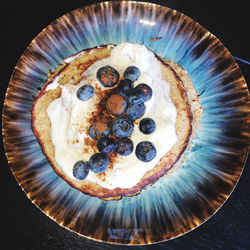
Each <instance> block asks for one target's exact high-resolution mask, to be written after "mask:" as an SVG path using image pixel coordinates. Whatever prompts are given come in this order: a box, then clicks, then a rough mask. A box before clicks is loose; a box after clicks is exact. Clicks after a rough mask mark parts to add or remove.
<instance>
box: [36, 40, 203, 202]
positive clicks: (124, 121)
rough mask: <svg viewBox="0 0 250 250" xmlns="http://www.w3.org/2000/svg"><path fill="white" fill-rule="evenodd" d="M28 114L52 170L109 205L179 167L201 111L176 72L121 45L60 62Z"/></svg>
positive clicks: (141, 49)
mask: <svg viewBox="0 0 250 250" xmlns="http://www.w3.org/2000/svg"><path fill="white" fill-rule="evenodd" d="M31 113H32V129H33V132H34V134H35V136H36V137H37V139H38V142H39V144H40V145H41V149H42V151H43V153H44V154H45V156H46V157H47V159H48V161H49V162H50V164H51V166H52V167H53V169H54V171H55V172H56V173H57V174H58V175H59V176H60V177H61V178H63V179H64V180H65V181H66V182H67V183H68V184H69V185H71V186H73V187H74V188H76V189H78V190H80V191H81V192H83V193H84V194H87V195H91V196H96V197H99V198H101V199H106V200H113V199H120V198H121V197H123V196H134V195H137V194H138V193H140V192H141V191H142V190H143V189H145V188H146V187H147V186H149V185H151V184H153V183H155V182H156V181H158V180H159V179H160V177H162V176H164V175H166V174H168V173H170V172H171V171H174V170H175V169H176V168H178V167H179V165H180V163H181V161H182V160H183V158H184V154H183V153H184V152H185V150H186V149H187V148H188V147H189V144H190V141H191V140H192V138H193V137H194V135H195V132H196V130H197V128H198V126H199V121H200V119H201V116H202V106H201V103H200V100H199V96H198V94H197V93H196V91H195V88H194V86H193V84H192V82H191V80H190V78H189V77H188V74H187V72H186V71H185V70H184V69H182V68H181V67H180V66H179V65H177V64H176V63H174V62H171V61H169V60H166V59H163V58H160V57H159V56H157V55H156V54H154V53H153V52H152V51H150V50H148V49H147V48H146V47H145V46H144V45H141V44H133V43H121V44H119V45H117V46H115V45H112V44H110V45H105V46H98V47H95V48H91V49H85V50H83V51H80V52H79V53H77V54H75V55H73V56H70V57H68V58H66V59H64V62H63V64H62V65H60V66H59V67H58V68H57V69H56V70H55V72H54V73H49V74H48V80H47V82H46V83H45V84H44V85H43V87H42V89H41V91H40V92H39V93H38V95H37V97H36V98H35V100H34V102H33V107H32V111H31Z"/></svg>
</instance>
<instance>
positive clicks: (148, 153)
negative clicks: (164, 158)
mask: <svg viewBox="0 0 250 250" xmlns="http://www.w3.org/2000/svg"><path fill="white" fill-rule="evenodd" d="M135 154H136V156H137V158H138V159H139V160H140V161H143V162H149V161H151V160H153V159H154V158H155V156H156V149H155V146H154V145H153V143H151V142H149V141H142V142H140V143H138V144H137V146H136V149H135Z"/></svg>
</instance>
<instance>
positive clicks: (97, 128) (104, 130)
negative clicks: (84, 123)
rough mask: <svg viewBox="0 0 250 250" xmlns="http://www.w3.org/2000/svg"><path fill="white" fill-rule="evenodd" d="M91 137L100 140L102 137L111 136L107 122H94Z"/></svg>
mask: <svg viewBox="0 0 250 250" xmlns="http://www.w3.org/2000/svg"><path fill="white" fill-rule="evenodd" d="M88 132H89V136H90V137H91V138H92V139H94V140H98V139H100V138H101V137H104V136H108V135H109V134H110V128H109V124H108V123H106V122H100V121H97V122H94V123H92V124H91V125H90V127H89V130H88Z"/></svg>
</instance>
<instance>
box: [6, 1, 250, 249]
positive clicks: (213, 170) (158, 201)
mask: <svg viewBox="0 0 250 250" xmlns="http://www.w3.org/2000/svg"><path fill="white" fill-rule="evenodd" d="M125 41H127V42H133V43H140V44H145V45H146V46H147V48H148V49H150V50H152V51H153V52H155V53H156V54H158V55H159V56H161V57H164V58H167V59H170V60H173V61H175V62H176V63H178V64H179V65H181V66H182V67H183V68H184V69H185V70H187V72H188V74H189V76H190V77H191V79H192V81H193V83H194V86H195V88H196V90H197V92H198V93H199V94H200V98H201V102H202V106H203V108H204V113H203V117H202V120H201V126H200V128H199V130H198V132H197V135H196V138H195V139H194V140H193V141H192V144H191V148H190V150H188V151H187V152H186V154H185V156H186V159H185V161H184V162H183V163H182V166H181V168H179V169H178V170H176V171H175V172H173V173H172V174H171V175H168V176H165V177H163V178H161V179H160V180H159V181H157V182H156V183H155V184H154V185H152V186H151V187H148V188H147V189H146V190H144V191H142V192H141V193H140V194H139V195H137V196H135V197H124V198H123V199H121V200H119V201H103V200H100V199H98V198H96V197H90V196H88V195H84V194H82V193H81V192H80V191H78V190H76V189H74V188H72V187H71V186H69V185H68V184H67V183H66V182H65V181H64V180H63V179H61V178H60V177H58V176H57V175H56V174H55V172H54V171H53V169H52V167H51V166H50V165H49V163H48V161H47V159H46V158H45V156H44V155H43V154H42V152H41V148H40V146H39V144H38V142H37V140H36V138H35V136H34V135H33V133H32V130H31V114H30V109H31V106H32V102H33V98H34V96H36V94H37V91H38V89H39V88H40V87H41V86H42V85H43V83H44V82H45V81H46V79H47V72H49V71H50V70H51V71H54V70H55V69H56V68H57V67H58V66H59V65H60V64H61V63H62V61H63V59H64V58H66V57H68V56H70V55H72V54H75V53H77V52H78V51H80V50H82V49H86V48H91V47H95V46H98V45H102V44H109V43H114V44H119V43H121V42H125ZM248 128H249V92H248V89H247V85H246V82H245V80H244V78H243V76H242V74H241V71H240V69H239V67H238V65H237V63H236V62H235V60H234V59H233V57H232V55H231V54H230V52H229V51H228V50H227V49H226V48H225V47H224V46H223V44H222V43H221V42H220V41H219V40H218V39H217V38H216V37H215V36H214V35H212V34H211V33H210V32H209V31H207V30H206V29H205V28H203V27H202V26H201V25H199V24H198V23H197V22H195V21H194V20H192V19H191V18H189V17H187V16H185V15H183V14H181V13H179V12H177V11H175V10H172V9H169V8H167V7H162V6H159V5H156V4H151V3H145V2H133V1H117V2H116V1H112V2H103V3H98V4H94V5H89V6H85V7H83V8H80V9H77V10H74V11H72V12H70V13H68V14H66V15H64V16H62V17H60V18H58V19H57V20H55V21H54V22H53V23H51V24H50V25H49V26H47V27H46V28H45V29H43V30H42V31H41V33H39V34H38V36H37V37H36V38H35V39H34V40H33V41H32V42H31V43H30V45H29V46H28V48H27V49H26V50H25V52H24V53H23V55H22V56H21V58H20V60H19V62H18V63H17V65H16V67H15V69H14V72H13V74H12V77H11V80H10V83H9V87H8V90H7V93H6V98H5V103H4V110H3V135H4V144H5V151H6V156H7V159H8V162H9V165H10V168H11V170H12V172H13V175H14V176H15V178H16V179H17V181H18V183H19V184H20V186H21V188H22V189H23V190H24V192H25V193H26V195H27V197H28V198H29V199H30V200H31V201H32V202H33V203H34V204H35V205H36V206H37V207H38V208H39V209H40V210H41V211H42V212H44V213H45V214H46V215H48V216H49V217H50V218H51V219H53V220H55V221H56V222H57V223H58V224H59V225H61V226H63V227H65V228H67V229H69V230H71V231H73V232H76V233H77V234H79V235H82V236H83V237H87V238H90V239H93V240H97V241H102V242H109V243H117V244H130V245H141V244H151V243H155V242H161V241H166V240H169V239H172V238H175V237H178V236H181V235H183V234H185V233H187V232H189V231H191V230H192V229H194V228H196V227H198V226H199V225H201V224H202V223H204V222H205V221H206V220H207V219H209V218H210V217H211V216H212V215H213V214H214V213H215V212H216V211H217V210H218V209H219V208H220V207H221V205H222V204H223V203H224V202H225V201H226V199H227V198H228V196H229V195H230V193H231V192H232V190H233V189H234V187H235V185H236V183H237V181H238V180H239V177H240V175H241V173H242V170H243V168H244V163H245V160H246V156H247V152H248V146H249V129H248Z"/></svg>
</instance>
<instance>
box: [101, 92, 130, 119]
mask: <svg viewBox="0 0 250 250" xmlns="http://www.w3.org/2000/svg"><path fill="white" fill-rule="evenodd" d="M126 107H127V102H126V100H125V98H124V97H122V96H121V95H118V94H114V95H112V96H110V97H109V99H108V100H107V103H106V109H107V111H108V113H109V114H111V115H115V116H118V115H121V114H122V113H124V111H125V109H126Z"/></svg>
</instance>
